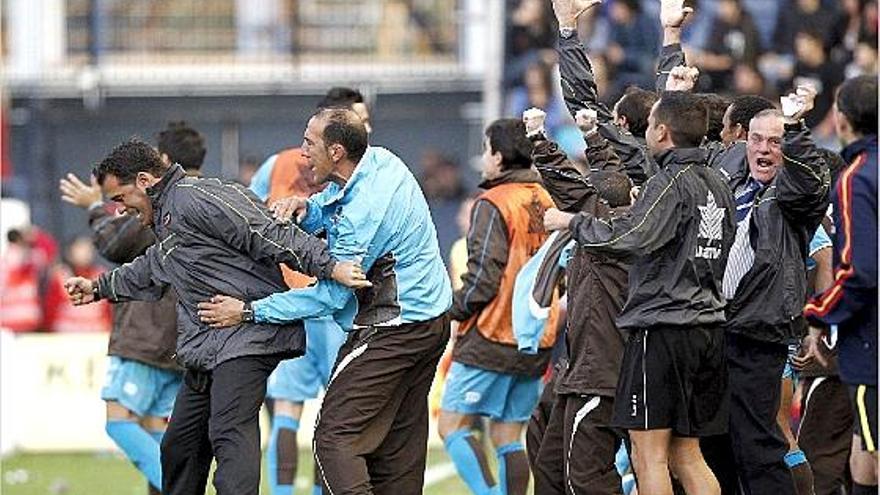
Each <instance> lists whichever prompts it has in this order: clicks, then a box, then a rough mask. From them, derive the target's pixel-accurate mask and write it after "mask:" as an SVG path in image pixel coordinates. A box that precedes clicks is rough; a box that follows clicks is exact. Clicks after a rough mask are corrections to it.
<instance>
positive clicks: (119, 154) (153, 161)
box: [92, 137, 167, 185]
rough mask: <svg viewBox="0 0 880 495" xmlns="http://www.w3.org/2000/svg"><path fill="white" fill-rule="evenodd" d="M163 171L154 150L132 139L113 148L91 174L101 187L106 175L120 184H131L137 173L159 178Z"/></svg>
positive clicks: (142, 142)
mask: <svg viewBox="0 0 880 495" xmlns="http://www.w3.org/2000/svg"><path fill="white" fill-rule="evenodd" d="M165 170H167V168H166V167H165V164H164V163H162V158H160V157H159V153H158V152H157V151H156V149H155V148H153V147H152V146H150V145H149V144H147V143H145V142H144V141H141V140H140V139H138V138H136V137H133V138H131V139H129V140H128V141H126V142H124V143H122V144H120V145H118V146H116V147H115V148H113V151H111V152H110V154H108V155H107V156H106V157H104V159H103V160H101V163H99V164H98V165H96V166H95V168H94V170H93V171H92V174H93V175H94V176H95V179H97V180H98V184H101V185H104V180H105V179H106V178H107V176H108V175H112V176H114V177H116V179H117V180H118V181H119V183H120V184H131V183H133V182H134V179H135V178H136V177H137V174H138V173H139V172H147V173H150V174H153V175H154V176H156V177H161V176H162V175H163V174H164V173H165Z"/></svg>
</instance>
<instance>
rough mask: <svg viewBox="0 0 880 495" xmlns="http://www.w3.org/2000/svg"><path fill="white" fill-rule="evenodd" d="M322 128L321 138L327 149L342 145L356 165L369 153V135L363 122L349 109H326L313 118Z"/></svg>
mask: <svg viewBox="0 0 880 495" xmlns="http://www.w3.org/2000/svg"><path fill="white" fill-rule="evenodd" d="M312 119H313V120H315V121H316V123H317V124H318V125H319V126H320V127H321V128H322V131H321V137H322V138H323V141H324V146H325V147H328V148H329V147H331V146H333V145H340V146H342V148H343V149H345V152H346V155H347V157H348V158H349V159H350V160H351V161H352V162H354V163H357V162H359V161H360V159H361V157H363V156H364V153H365V152H366V151H367V144H368V133H367V128H366V126H365V125H364V122H363V120H362V119H361V118H360V116H359V115H358V114H357V113H355V112H354V111H353V110H349V109H347V108H325V109H322V110H319V111H318V113H316V114H315V116H314V117H312Z"/></svg>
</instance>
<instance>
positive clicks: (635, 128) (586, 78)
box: [553, 0, 657, 186]
mask: <svg viewBox="0 0 880 495" xmlns="http://www.w3.org/2000/svg"><path fill="white" fill-rule="evenodd" d="M599 3H601V2H600V1H599V0H554V1H553V11H554V13H555V14H556V19H557V22H558V23H559V46H558V47H557V53H558V55H559V77H560V85H561V88H562V96H563V99H564V100H565V105H566V107H568V111H569V113H571V116H572V117H574V116H575V114H576V113H577V112H578V111H580V110H584V109H590V110H593V111H595V112H596V115H597V117H598V120H599V124H598V127H597V131H598V133H599V135H600V136H602V137H603V138H605V139H606V140H607V141H608V142H609V143H610V144H611V146H612V147H613V148H614V151H615V153H617V155H618V156H619V157H620V160H621V162H622V164H623V167H624V169H625V171H626V174H627V175H628V176H629V178H630V179H631V180H632V181H633V183H634V184H635V185H636V186H641V185H642V184H643V183H644V182H645V181H646V180H647V179H648V178H649V177H651V176H652V175H653V174H654V172H655V171H656V169H657V164H656V163H654V161H653V160H652V159H651V156H650V153H648V151H647V149H646V147H645V128H646V127H647V116H648V113H650V110H651V106H652V105H653V104H654V102H656V101H657V96H656V95H655V94H653V93H651V92H649V91H644V90H641V89H638V88H633V89H630V90H627V93H626V94H624V95H623V96H622V97H621V98H620V100H618V102H617V103H616V104H615V105H614V107H613V108H612V109H609V108H608V107H607V106H605V104H603V103H602V102H600V101H599V93H598V88H597V87H596V78H595V76H594V75H593V67H592V65H591V64H590V60H589V58H588V57H587V51H586V49H585V48H584V46H583V44H581V42H580V40H579V39H578V34H577V28H576V27H577V18H578V17H579V16H580V15H581V14H583V13H584V12H586V11H587V10H589V9H590V8H592V7H594V6H596V5H598V4H599Z"/></svg>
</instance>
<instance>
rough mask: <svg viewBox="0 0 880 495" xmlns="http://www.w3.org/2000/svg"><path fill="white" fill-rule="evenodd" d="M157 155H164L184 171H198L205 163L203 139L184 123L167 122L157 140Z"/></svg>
mask: <svg viewBox="0 0 880 495" xmlns="http://www.w3.org/2000/svg"><path fill="white" fill-rule="evenodd" d="M156 141H157V144H158V148H159V154H160V155H161V154H163V153H164V154H166V155H168V158H169V159H170V160H171V162H172V163H179V164H180V165H181V166H182V167H183V168H185V169H186V170H199V169H200V168H202V162H204V161H205V152H206V151H207V150H206V149H205V138H204V137H203V136H202V135H201V134H200V133H199V131H197V130H195V129H193V128H192V127H190V126H189V125H188V124H187V123H186V122H184V121H182V120H181V121H179V122H169V123H168V127H167V128H165V130H163V131H161V132H160V133H159V135H158V138H157V140H156Z"/></svg>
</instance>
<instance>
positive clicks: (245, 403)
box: [162, 356, 281, 495]
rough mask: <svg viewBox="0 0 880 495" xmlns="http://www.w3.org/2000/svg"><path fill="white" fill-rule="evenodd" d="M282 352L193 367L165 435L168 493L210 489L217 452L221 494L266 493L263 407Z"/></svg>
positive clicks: (164, 468) (164, 487)
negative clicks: (199, 368)
mask: <svg viewBox="0 0 880 495" xmlns="http://www.w3.org/2000/svg"><path fill="white" fill-rule="evenodd" d="M279 362H281V358H280V357H278V356H245V357H240V358H235V359H231V360H229V361H225V362H223V363H221V364H219V365H217V367H216V368H214V369H213V370H212V371H210V372H198V371H190V370H188V371H187V372H186V374H185V375H184V381H183V384H181V386H180V391H179V392H178V393H177V400H176V402H175V403H174V411H173V412H172V413H171V421H170V422H169V424H168V430H167V431H166V432H165V436H164V437H163V439H162V493H163V494H164V495H194V494H201V493H205V485H206V484H207V481H208V471H209V470H210V468H211V460H212V459H213V458H215V457H216V459H217V470H216V471H215V472H214V488H216V489H217V493H218V495H257V494H258V493H259V492H260V459H261V453H260V424H259V416H260V406H262V404H263V400H264V399H265V397H266V381H267V380H268V378H269V375H270V374H271V373H272V371H273V370H274V369H275V367H276V366H277V365H278V363H279Z"/></svg>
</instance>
